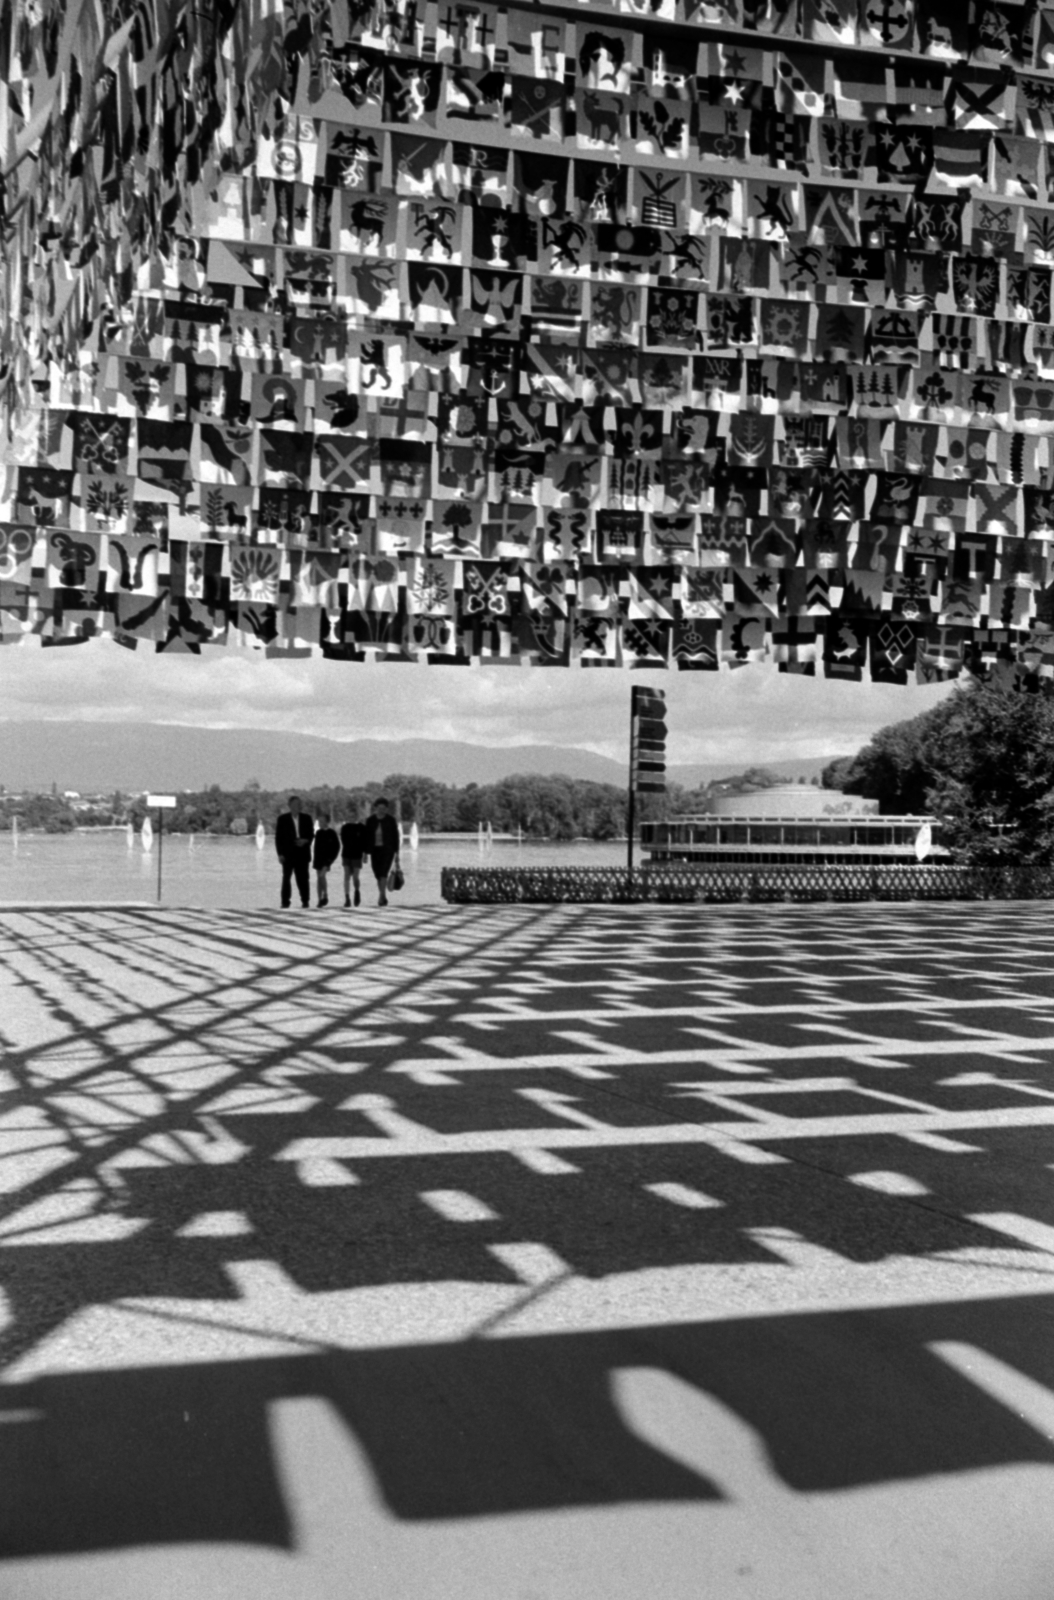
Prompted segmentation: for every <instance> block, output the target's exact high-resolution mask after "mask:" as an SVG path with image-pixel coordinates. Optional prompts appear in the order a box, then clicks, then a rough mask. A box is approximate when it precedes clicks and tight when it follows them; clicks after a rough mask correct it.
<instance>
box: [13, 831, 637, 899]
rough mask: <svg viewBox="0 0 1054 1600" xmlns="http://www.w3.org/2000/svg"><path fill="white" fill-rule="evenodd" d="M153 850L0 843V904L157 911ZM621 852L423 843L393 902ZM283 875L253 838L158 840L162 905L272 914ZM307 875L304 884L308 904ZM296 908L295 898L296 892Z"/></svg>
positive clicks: (407, 857) (115, 844)
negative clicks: (474, 876)
mask: <svg viewBox="0 0 1054 1600" xmlns="http://www.w3.org/2000/svg"><path fill="white" fill-rule="evenodd" d="M157 856H158V841H157V838H156V836H155V839H154V847H153V849H152V850H151V851H145V850H144V849H143V847H142V845H141V843H140V842H139V839H138V837H137V838H136V841H135V843H134V845H133V846H132V847H131V848H129V846H128V842H127V837H126V835H125V833H124V832H113V833H111V832H100V831H94V830H92V831H88V830H85V832H83V833H70V834H26V833H23V834H21V835H20V836H19V839H18V843H17V845H16V844H13V843H12V840H11V835H10V834H5V833H0V903H3V902H5V901H7V902H11V901H18V902H19V903H31V904H43V903H45V902H48V901H51V902H55V901H66V902H69V901H75V902H85V901H97V902H103V901H118V900H143V901H148V902H150V903H156V901H157ZM625 861H626V846H625V844H590V843H588V842H587V841H582V842H576V843H574V844H551V843H539V844H522V845H518V844H514V843H504V842H502V841H500V840H499V841H495V843H494V844H493V845H492V846H491V847H490V848H489V849H487V850H481V849H480V847H479V843H478V841H477V840H476V839H475V838H470V837H466V838H465V839H463V840H462V839H423V840H422V841H421V847H420V849H419V850H418V851H417V852H416V854H415V853H414V852H413V851H412V850H409V849H404V851H403V856H402V862H403V871H404V872H405V874H406V887H405V888H404V889H403V890H402V891H401V893H400V894H398V895H393V896H392V897H391V898H392V900H393V901H402V902H403V903H404V904H406V905H415V906H420V905H433V904H435V903H437V902H440V901H441V899H442V897H441V895H440V893H439V874H440V871H441V870H442V868H443V867H458V866H494V867H497V866H517V865H521V866H596V867H614V866H624V865H625ZM280 876H281V869H280V867H279V865H278V859H277V857H276V856H275V853H274V841H273V839H272V838H271V837H270V836H268V838H267V841H266V844H265V846H264V848H263V849H262V850H258V849H257V848H256V842H255V840H254V839H252V838H248V839H230V838H219V839H217V838H210V837H207V836H201V835H195V836H194V837H193V838H191V837H188V836H186V835H182V836H181V835H172V836H168V835H166V837H165V841H164V854H163V861H162V895H161V900H162V904H163V905H169V906H200V907H203V908H204V909H207V910H219V909H221V908H224V907H229V908H232V909H235V910H239V911H249V910H256V909H258V908H259V907H261V906H277V905H278V886H279V880H280ZM314 877H315V875H314V873H312V874H311V881H312V900H314ZM329 883H330V907H331V909H332V907H333V904H334V902H336V903H337V904H340V903H341V901H342V898H343V897H342V893H341V887H342V879H341V876H340V872H339V868H338V869H335V870H334V871H333V872H331V873H330V879H329ZM362 883H363V902H364V904H365V905H373V904H375V903H376V900H377V886H376V883H375V882H374V879H373V875H372V873H370V871H369V869H368V868H367V869H366V871H364V873H363V876H362ZM294 900H295V892H294Z"/></svg>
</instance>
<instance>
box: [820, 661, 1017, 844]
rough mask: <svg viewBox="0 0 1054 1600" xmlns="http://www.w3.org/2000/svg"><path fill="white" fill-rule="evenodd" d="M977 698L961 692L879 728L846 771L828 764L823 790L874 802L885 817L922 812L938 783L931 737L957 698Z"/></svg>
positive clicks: (968, 691)
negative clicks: (914, 715) (917, 714)
mask: <svg viewBox="0 0 1054 1600" xmlns="http://www.w3.org/2000/svg"><path fill="white" fill-rule="evenodd" d="M975 692H980V691H975V690H973V689H962V690H959V691H958V692H957V693H956V694H954V695H952V696H951V697H950V698H949V699H948V700H945V701H943V702H942V703H941V704H940V705H939V706H936V707H934V709H933V710H932V711H925V712H923V713H922V715H921V716H918V717H913V718H911V720H910V721H908V722H894V723H892V724H891V725H890V726H889V727H888V728H880V729H879V731H878V732H877V733H876V734H875V735H874V737H873V738H872V739H871V740H870V741H869V742H868V743H867V744H866V745H865V746H864V748H863V749H862V750H861V751H860V752H859V753H858V754H857V755H855V756H853V757H852V758H851V760H849V762H848V765H846V764H845V763H843V762H832V763H831V765H830V766H829V767H827V768H826V769H825V771H824V780H825V787H827V788H836V789H841V790H843V791H844V793H846V794H859V795H863V796H865V797H866V798H867V799H869V800H877V801H878V803H879V809H880V810H881V811H882V812H883V813H884V814H885V813H890V814H895V813H899V814H901V815H904V814H911V815H918V814H920V813H921V812H924V811H925V810H926V808H927V804H928V802H927V798H926V797H927V795H928V793H929V790H930V788H931V787H932V785H933V783H934V782H935V780H936V777H937V771H936V768H935V767H934V765H933V761H932V756H931V747H932V742H933V738H934V735H935V733H936V731H937V730H938V729H939V728H940V727H941V726H942V725H943V723H944V722H945V721H946V720H947V718H948V717H949V716H950V714H951V708H952V706H953V705H954V704H955V703H956V702H957V701H958V699H959V697H960V695H962V696H966V695H970V694H973V693H975ZM985 692H988V691H985Z"/></svg>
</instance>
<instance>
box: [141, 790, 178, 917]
mask: <svg viewBox="0 0 1054 1600" xmlns="http://www.w3.org/2000/svg"><path fill="white" fill-rule="evenodd" d="M146 803H147V805H148V806H153V808H154V810H155V811H156V812H157V903H158V905H160V904H161V857H162V854H163V852H164V848H165V812H166V811H174V810H175V809H176V797H175V795H174V794H148V795H147V797H146Z"/></svg>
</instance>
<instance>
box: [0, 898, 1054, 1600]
mask: <svg viewBox="0 0 1054 1600" xmlns="http://www.w3.org/2000/svg"><path fill="white" fill-rule="evenodd" d="M1049 921H1050V917H1049V909H1048V908H1047V907H1045V906H1043V905H1042V904H1028V905H991V904H989V905H969V906H956V905H941V906H925V907H922V906H889V905H885V906H828V907H793V906H790V907H779V908H760V907H759V908H756V909H752V908H749V907H728V908H673V907H670V908H661V907H647V908H644V907H642V908H633V909H630V910H627V909H626V908H589V907H580V906H575V907H557V908H544V907H529V908H528V907H520V908H501V909H484V908H464V909H460V910H458V909H453V908H446V907H442V908H435V909H426V910H413V911H407V910H405V909H402V908H399V909H393V910H392V911H391V912H389V913H387V914H378V913H376V912H372V913H370V915H369V916H368V917H363V918H362V919H361V921H360V920H358V919H356V920H352V919H349V918H347V917H337V916H331V917H328V918H327V917H326V916H325V914H320V915H317V916H316V915H313V916H312V917H311V918H306V917H301V916H293V915H287V916H285V917H283V916H281V915H279V914H277V913H259V914H249V913H228V914H220V913H205V912H182V913H181V912H179V911H177V910H163V911H160V910H151V909H138V908H100V909H97V910H91V909H84V908H69V909H62V910H50V911H39V912H32V911H25V910H9V911H5V912H0V1045H2V1047H3V1052H4V1054H3V1063H2V1071H3V1077H2V1080H0V1089H2V1091H3V1101H2V1104H0V1289H2V1291H3V1295H4V1307H3V1309H4V1312H5V1321H4V1326H3V1328H2V1331H0V1360H2V1363H3V1371H2V1380H0V1481H3V1482H4V1484H5V1492H4V1495H3V1497H2V1499H0V1596H2V1597H4V1600H38V1597H39V1600H64V1597H65V1596H67V1595H69V1596H71V1597H72V1596H74V1595H75V1596H77V1600H95V1597H96V1596H98V1597H99V1600H102V1597H104V1596H105V1597H106V1600H114V1597H123V1596H128V1597H129V1600H131V1597H133V1596H134V1597H136V1600H139V1597H147V1600H154V1597H155V1596H156V1597H163V1596H168V1595H169V1594H171V1595H173V1596H175V1595H176V1594H179V1595H180V1596H181V1597H183V1596H186V1595H188V1594H190V1595H193V1596H194V1597H195V1600H197V1597H201V1600H206V1597H207V1600H227V1597H228V1596H231V1597H233V1596H241V1595H243V1594H253V1595H254V1596H255V1595H261V1596H270V1595H272V1594H273V1595H275V1596H278V1595H282V1596H287V1595H295V1596H296V1597H297V1600H300V1597H312V1600H313V1597H315V1596H319V1597H325V1600H330V1597H340V1600H343V1597H345V1596H348V1597H352V1596H353V1597H355V1600H358V1597H363V1600H389V1597H393V1600H394V1597H396V1596H400V1597H401V1596H412V1597H414V1600H417V1597H421V1600H439V1597H446V1596H448V1595H449V1596H454V1595H457V1596H459V1597H470V1600H474V1597H476V1596H479V1597H480V1600H483V1597H488V1600H489V1597H496V1596H502V1597H504V1596H506V1595H508V1596H513V1597H516V1600H528V1597H530V1600H543V1597H544V1600H558V1597H559V1600H563V1597H565V1596H566V1597H568V1600H570V1597H571V1596H576V1597H577V1596H582V1595H587V1596H592V1595H597V1596H603V1597H604V1600H609V1597H618V1600H622V1597H626V1600H638V1597H639V1600H644V1597H645V1596H648V1597H650V1596H652V1595H655V1594H663V1595H664V1596H667V1595H669V1596H674V1597H680V1596H682V1595H683V1596H685V1597H686V1600H687V1597H689V1596H691V1597H692V1600H697V1597H699V1596H702V1595H705V1596H707V1597H713V1600H725V1597H726V1596H728V1597H737V1600H738V1597H743V1600H769V1597H770V1596H771V1597H773V1600H775V1597H777V1596H779V1597H780V1600H797V1597H799V1596H800V1597H802V1600H805V1597H809V1600H813V1597H814V1596H816V1595H817V1594H832V1595H837V1596H847V1597H848V1596H851V1597H853V1600H856V1597H861V1600H872V1597H874V1600H887V1597H888V1600H893V1597H896V1600H914V1597H918V1600H943V1597H944V1596H945V1595H947V1596H949V1597H950V1596H952V1595H954V1596H955V1597H956V1600H1002V1597H1004V1596H1010V1595H1013V1596H1014V1597H1015V1600H1045V1597H1046V1596H1048V1595H1049V1594H1050V1593H1051V1592H1052V1584H1051V1579H1050V1572H1051V1570H1052V1558H1054V1518H1052V1517H1051V1506H1052V1503H1054V1501H1052V1493H1054V1320H1052V1318H1054V1192H1052V1188H1051V1181H1050V1178H1051V1166H1052V1165H1054V1072H1052V1070H1051V1063H1052V1059H1054V1008H1052V1003H1051V1002H1052V996H1054V963H1052V959H1051V957H1052V953H1054V935H1052V934H1051V933H1050V931H1049Z"/></svg>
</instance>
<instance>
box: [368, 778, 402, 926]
mask: <svg viewBox="0 0 1054 1600" xmlns="http://www.w3.org/2000/svg"><path fill="white" fill-rule="evenodd" d="M365 842H366V849H367V850H368V851H369V856H370V866H371V867H372V868H373V876H374V877H375V878H376V879H377V904H378V905H380V906H386V905H387V904H388V893H387V891H388V874H389V872H391V870H392V866H393V864H394V863H395V862H396V861H397V860H398V858H399V844H400V837H399V824H398V823H397V822H396V820H395V818H394V817H392V816H389V814H388V802H387V800H385V799H384V798H383V797H381V798H379V799H377V800H375V801H374V802H373V814H372V816H370V817H368V818H367V819H366V841H365Z"/></svg>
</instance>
